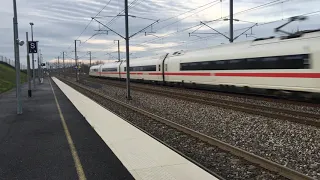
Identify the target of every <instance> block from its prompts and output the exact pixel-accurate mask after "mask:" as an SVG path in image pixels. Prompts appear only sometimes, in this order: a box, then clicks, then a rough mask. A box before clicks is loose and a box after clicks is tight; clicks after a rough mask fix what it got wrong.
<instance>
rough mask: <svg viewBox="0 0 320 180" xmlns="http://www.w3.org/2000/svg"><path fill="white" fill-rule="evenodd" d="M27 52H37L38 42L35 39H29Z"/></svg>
mask: <svg viewBox="0 0 320 180" xmlns="http://www.w3.org/2000/svg"><path fill="white" fill-rule="evenodd" d="M28 46H29V53H38V44H37V41H29V42H28Z"/></svg>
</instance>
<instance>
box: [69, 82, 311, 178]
mask: <svg viewBox="0 0 320 180" xmlns="http://www.w3.org/2000/svg"><path fill="white" fill-rule="evenodd" d="M66 81H67V82H69V83H71V84H73V85H74V86H77V87H80V88H82V89H84V90H87V91H89V92H90V93H93V94H96V95H99V96H100V97H102V98H105V99H107V100H109V101H112V102H114V103H116V104H119V105H121V106H124V107H126V108H128V109H131V110H133V111H135V112H137V113H140V114H143V115H145V116H147V117H149V118H151V119H154V120H156V121H158V122H161V123H164V124H166V125H168V126H170V127H172V128H175V129H177V130H179V131H182V132H184V133H186V134H189V135H191V136H192V137H195V138H198V139H200V140H202V141H205V142H207V143H209V144H211V145H213V146H217V147H219V148H220V149H222V150H225V151H228V152H230V153H231V154H233V155H235V156H238V157H241V158H244V159H246V160H247V161H249V162H251V163H254V164H258V165H259V166H261V167H263V168H265V169H267V170H270V171H273V172H276V173H278V174H280V175H282V176H284V177H286V178H289V179H293V180H312V179H313V178H311V177H309V176H307V175H305V174H303V173H300V172H298V171H295V170H293V169H290V168H287V167H285V166H282V165H280V164H277V163H275V162H273V161H270V160H268V159H265V158H263V157H260V156H257V155H255V154H252V153H250V152H247V151H245V150H242V149H240V148H238V147H235V146H232V145H230V144H227V143H225V142H222V141H220V140H218V139H216V138H213V137H209V136H207V135H205V134H202V133H200V132H197V131H194V130H192V129H190V128H188V127H185V126H182V125H180V124H177V123H175V122H172V121H170V120H167V119H165V118H162V117H160V116H157V115H155V114H152V113H150V112H147V111H145V110H143V109H140V108H137V107H135V106H132V105H129V104H127V103H125V102H122V101H120V100H117V99H114V98H111V97H109V96H107V95H105V94H102V93H100V92H96V91H93V90H91V89H90V88H87V87H85V86H83V85H80V84H76V83H74V82H71V81H68V80H66Z"/></svg>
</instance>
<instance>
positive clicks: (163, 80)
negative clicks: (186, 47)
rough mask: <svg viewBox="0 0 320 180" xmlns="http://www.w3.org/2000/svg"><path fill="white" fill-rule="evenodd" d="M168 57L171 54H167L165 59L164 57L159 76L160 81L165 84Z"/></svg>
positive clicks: (160, 64)
mask: <svg viewBox="0 0 320 180" xmlns="http://www.w3.org/2000/svg"><path fill="white" fill-rule="evenodd" d="M168 55H169V53H167V54H166V55H165V56H164V57H162V58H161V62H160V63H159V72H161V73H160V75H159V80H160V81H162V82H163V83H165V82H166V79H165V73H166V71H167V70H168V64H167V62H166V59H167V57H168Z"/></svg>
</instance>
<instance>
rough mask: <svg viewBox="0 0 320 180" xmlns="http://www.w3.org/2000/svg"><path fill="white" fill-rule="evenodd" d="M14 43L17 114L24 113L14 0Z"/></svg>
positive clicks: (14, 4) (14, 0)
mask: <svg viewBox="0 0 320 180" xmlns="http://www.w3.org/2000/svg"><path fill="white" fill-rule="evenodd" d="M13 11H14V18H13V31H14V32H13V36H14V39H13V43H14V57H15V59H16V86H17V87H16V93H17V114H22V104H21V86H20V54H19V33H18V15H17V3H16V0H13Z"/></svg>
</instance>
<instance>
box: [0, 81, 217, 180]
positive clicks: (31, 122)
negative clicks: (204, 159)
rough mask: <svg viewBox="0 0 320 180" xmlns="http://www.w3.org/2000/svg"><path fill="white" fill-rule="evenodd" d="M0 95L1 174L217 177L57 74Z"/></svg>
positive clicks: (146, 179) (161, 179)
mask: <svg viewBox="0 0 320 180" xmlns="http://www.w3.org/2000/svg"><path fill="white" fill-rule="evenodd" d="M23 92H24V94H23V114H22V115H16V101H15V92H13V91H12V92H10V93H7V94H6V95H5V96H4V95H2V96H0V179H108V180H109V179H119V180H121V179H128V180H130V179H137V180H198V179H201V180H216V179H217V178H215V177H214V176H212V175H211V174H209V173H207V172H206V171H204V170H202V169H201V168H199V167H198V166H196V165H194V164H193V163H191V162H190V161H188V160H187V159H185V158H184V157H182V156H180V155H179V154H177V153H176V152H174V151H172V150H171V149H169V148H167V147H166V146H164V145H163V144H161V143H160V142H158V141H156V140H155V139H153V138H151V137H150V136H148V135H147V134H145V133H143V132H142V131H140V130H138V129H137V128H135V127H134V126H132V125H130V124H129V123H127V122H126V121H124V120H123V119H121V118H120V117H118V116H116V115H115V114H113V113H111V112H109V111H108V110H106V109H105V108H103V107H102V106H100V105H99V104H97V103H95V102H94V101H92V100H91V99H89V98H87V97H86V96H84V95H82V94H81V93H79V92H77V91H76V90H74V89H73V88H71V87H69V86H68V85H66V84H64V83H63V82H61V81H59V80H58V79H56V78H53V80H50V79H49V78H47V79H45V80H44V83H43V84H42V85H40V86H38V87H37V89H36V91H34V92H33V97H32V98H30V99H29V98H27V90H26V89H24V90H23Z"/></svg>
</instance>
